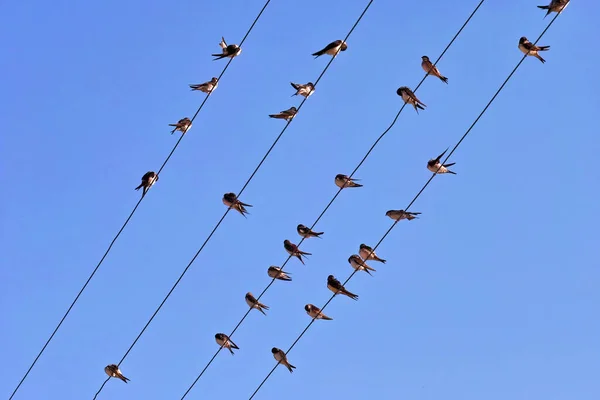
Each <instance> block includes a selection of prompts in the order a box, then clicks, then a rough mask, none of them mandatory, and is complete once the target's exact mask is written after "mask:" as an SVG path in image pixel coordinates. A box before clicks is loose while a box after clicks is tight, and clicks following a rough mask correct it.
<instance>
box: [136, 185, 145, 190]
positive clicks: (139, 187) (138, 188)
mask: <svg viewBox="0 0 600 400" xmlns="http://www.w3.org/2000/svg"><path fill="white" fill-rule="evenodd" d="M142 186H144V184H143V183H140V186H138V187H136V188H135V190H140V189H141V188H142Z"/></svg>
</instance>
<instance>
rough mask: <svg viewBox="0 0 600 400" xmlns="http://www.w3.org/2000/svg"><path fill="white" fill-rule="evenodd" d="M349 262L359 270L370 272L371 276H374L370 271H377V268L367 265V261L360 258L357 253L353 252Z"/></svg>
mask: <svg viewBox="0 0 600 400" xmlns="http://www.w3.org/2000/svg"><path fill="white" fill-rule="evenodd" d="M348 262H349V263H350V266H352V268H354V269H355V270H357V271H365V272H366V273H367V274H369V275H371V276H373V275H372V274H371V272H369V271H377V270H376V269H375V268H371V267H369V266H368V265H367V263H366V262H364V261H363V259H362V258H360V257H359V256H358V255H356V254H352V255H351V256H350V257H349V258H348Z"/></svg>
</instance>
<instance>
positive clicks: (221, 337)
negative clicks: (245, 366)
mask: <svg viewBox="0 0 600 400" xmlns="http://www.w3.org/2000/svg"><path fill="white" fill-rule="evenodd" d="M215 340H216V341H217V344H218V345H219V346H221V347H225V348H226V349H227V350H229V352H230V353H231V354H233V350H232V349H238V350H239V349H240V348H239V347H237V345H236V344H235V343H233V342H232V341H231V339H229V336H227V335H226V334H224V333H217V334H216V335H215Z"/></svg>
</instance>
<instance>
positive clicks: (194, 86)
mask: <svg viewBox="0 0 600 400" xmlns="http://www.w3.org/2000/svg"><path fill="white" fill-rule="evenodd" d="M190 88H191V89H192V90H199V89H200V85H190Z"/></svg>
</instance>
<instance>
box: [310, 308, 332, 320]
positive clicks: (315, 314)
mask: <svg viewBox="0 0 600 400" xmlns="http://www.w3.org/2000/svg"><path fill="white" fill-rule="evenodd" d="M304 310H306V313H307V314H308V315H309V316H310V317H311V318H314V319H324V320H326V321H331V320H333V318H330V317H328V316H327V315H325V314H323V313H322V312H321V309H320V308H319V307H317V306H315V305H314V304H307V305H305V306H304Z"/></svg>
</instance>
